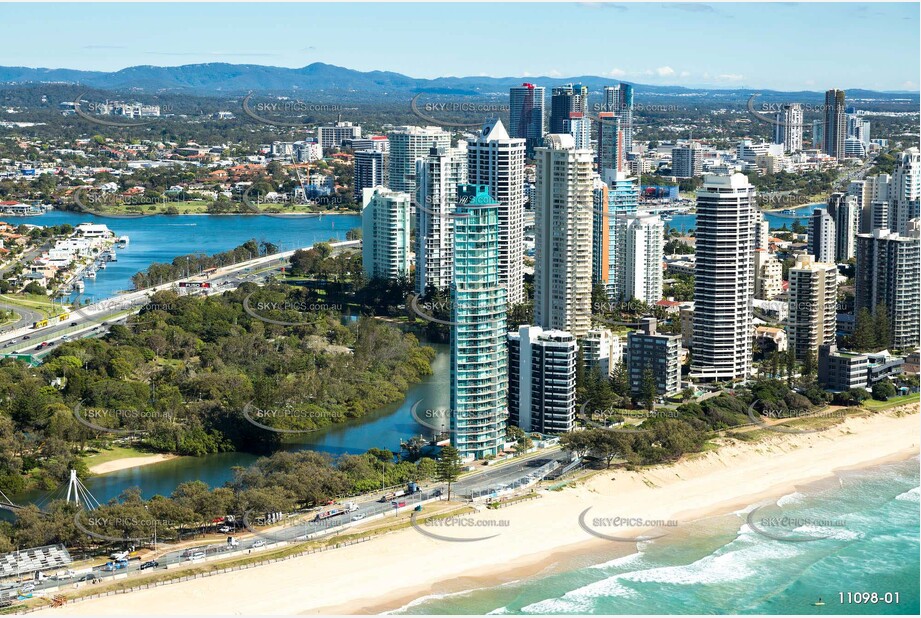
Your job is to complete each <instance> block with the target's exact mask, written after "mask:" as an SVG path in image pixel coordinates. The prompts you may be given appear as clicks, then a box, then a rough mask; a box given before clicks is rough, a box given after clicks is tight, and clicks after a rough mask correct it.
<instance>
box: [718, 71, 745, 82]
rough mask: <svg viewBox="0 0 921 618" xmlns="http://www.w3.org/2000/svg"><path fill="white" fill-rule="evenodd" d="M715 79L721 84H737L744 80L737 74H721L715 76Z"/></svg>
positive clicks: (743, 77)
mask: <svg viewBox="0 0 921 618" xmlns="http://www.w3.org/2000/svg"><path fill="white" fill-rule="evenodd" d="M716 79H718V80H719V81H721V82H738V81H741V80H743V79H745V76H744V75H739V74H738V73H721V74H720V75H717V76H716Z"/></svg>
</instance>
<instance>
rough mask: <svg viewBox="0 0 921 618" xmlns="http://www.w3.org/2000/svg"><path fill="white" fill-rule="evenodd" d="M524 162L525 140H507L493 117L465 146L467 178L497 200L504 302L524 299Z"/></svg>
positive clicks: (506, 135) (515, 303)
mask: <svg viewBox="0 0 921 618" xmlns="http://www.w3.org/2000/svg"><path fill="white" fill-rule="evenodd" d="M524 159H525V140H524V139H523V138H518V137H509V135H508V133H507V132H506V130H505V127H504V126H503V124H502V122H501V121H500V120H499V119H497V118H495V119H491V120H487V121H486V122H485V123H483V130H482V131H481V132H480V135H479V137H477V138H476V139H475V140H473V141H471V142H470V143H468V144H467V178H468V182H470V184H474V185H486V186H488V187H489V194H490V195H491V196H492V197H493V198H494V199H496V200H498V201H499V280H500V282H501V285H503V286H504V287H505V289H506V290H507V291H508V296H507V299H508V303H509V306H510V307H511V306H512V305H517V304H519V303H523V302H524V301H525V297H524V263H523V260H524V201H525V196H524V184H525V178H524Z"/></svg>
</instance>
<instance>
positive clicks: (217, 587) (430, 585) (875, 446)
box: [43, 406, 919, 615]
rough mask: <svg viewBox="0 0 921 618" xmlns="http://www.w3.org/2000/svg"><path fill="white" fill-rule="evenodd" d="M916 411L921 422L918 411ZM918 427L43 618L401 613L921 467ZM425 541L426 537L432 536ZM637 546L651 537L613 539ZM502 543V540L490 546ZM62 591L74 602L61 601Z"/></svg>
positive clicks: (676, 475) (865, 426)
mask: <svg viewBox="0 0 921 618" xmlns="http://www.w3.org/2000/svg"><path fill="white" fill-rule="evenodd" d="M907 409H908V410H910V411H912V412H916V411H917V406H909V407H907ZM918 430H919V416H918V414H916V413H912V414H907V415H902V416H898V415H896V414H894V413H892V412H889V413H885V414H876V415H872V416H868V417H862V418H849V419H847V420H846V421H844V422H843V423H841V424H839V425H838V426H836V427H834V428H832V429H829V430H828V431H824V432H819V433H810V434H797V435H792V434H782V433H775V434H771V435H770V436H769V437H768V438H766V439H764V440H761V441H759V442H755V443H745V442H741V441H733V442H732V443H731V444H728V445H725V446H722V447H721V448H720V449H719V450H718V451H709V452H706V453H702V454H698V455H694V456H690V457H687V458H685V459H684V460H682V461H681V462H679V463H678V464H676V465H672V466H661V467H657V468H653V469H649V470H643V471H642V472H626V471H619V470H611V471H608V472H602V473H600V474H597V475H595V476H594V477H592V478H590V479H589V480H587V481H585V482H584V483H580V484H577V485H576V486H575V487H572V488H569V487H568V488H565V489H563V490H562V491H543V492H541V494H540V498H539V499H535V500H529V501H525V502H522V503H521V504H516V505H514V506H510V507H508V508H504V509H500V510H484V511H482V512H480V513H477V514H475V515H471V516H470V517H472V518H473V519H474V520H477V521H483V520H489V519H492V520H504V521H505V523H506V524H507V525H506V526H504V527H501V528H480V529H464V530H461V529H451V528H433V529H431V530H432V531H433V532H435V533H436V534H440V535H446V536H447V535H451V536H454V537H470V536H477V537H482V536H492V538H489V539H486V540H481V541H478V542H446V541H444V540H438V539H435V538H430V537H429V536H426V535H424V534H422V533H420V532H419V531H417V530H413V529H409V530H401V531H398V532H394V533H390V534H387V535H383V536H381V537H379V538H375V539H373V540H371V541H368V542H366V543H359V544H357V545H352V546H349V547H345V548H341V549H337V550H334V551H328V552H323V553H319V554H314V555H309V556H303V557H300V558H295V559H292V560H286V561H282V562H278V563H276V564H272V565H268V566H263V567H258V568H252V569H246V570H242V571H237V572H234V573H227V574H222V575H218V576H213V577H207V578H202V579H199V580H195V581H188V582H183V583H179V584H173V585H169V586H162V587H158V588H155V589H150V590H143V591H138V592H133V593H131V594H130V595H128V596H123V595H117V596H110V597H106V598H102V599H94V600H91V601H86V602H80V603H75V604H72V605H67V606H66V607H63V608H61V609H48V610H43V612H44V613H59V614H63V613H66V614H73V615H123V614H124V613H125V611H126V609H127V608H131V613H132V614H138V615H148V614H163V615H192V614H200V615H215V614H244V615H246V614H249V615H254V614H366V613H380V612H383V611H386V610H390V609H396V608H399V607H401V606H403V605H405V604H406V603H408V602H411V601H413V600H415V599H417V598H420V597H423V596H426V595H429V594H443V593H446V592H454V591H459V590H465V589H472V588H477V587H481V586H484V585H495V584H497V583H499V582H506V581H512V580H515V579H520V578H522V577H527V576H529V575H534V574H537V573H540V572H542V571H545V570H546V569H548V568H549V567H551V566H552V565H558V564H560V563H561V562H565V559H566V557H567V556H568V557H570V558H573V557H577V556H579V555H580V554H585V553H586V552H592V553H597V552H598V551H609V552H610V553H611V554H612V555H613V554H616V553H619V554H624V553H628V552H631V551H633V548H634V544H633V543H626V542H614V541H607V540H602V539H599V538H596V537H594V536H592V535H590V534H589V533H587V532H586V531H585V530H584V529H583V528H582V527H581V526H580V524H579V518H580V514H581V513H582V512H583V511H585V509H587V508H592V512H591V515H590V516H589V517H588V521H591V519H592V518H593V517H595V516H609V517H610V516H623V517H638V518H643V519H646V520H650V519H676V520H678V522H679V525H680V524H681V523H682V522H690V521H693V520H695V519H699V518H701V517H705V516H710V515H717V514H721V513H730V512H733V511H736V510H738V509H740V508H743V507H745V506H747V505H750V504H752V503H755V502H758V501H761V500H764V499H768V498H776V497H779V496H781V495H783V494H785V493H789V492H790V491H792V490H793V489H794V488H795V487H796V486H797V485H803V484H806V483H809V482H812V481H816V480H819V479H822V478H827V477H830V476H832V475H833V474H834V472H835V471H836V470H843V469H848V468H859V467H865V466H870V465H875V464H880V463H884V462H887V461H895V460H900V459H906V458H909V457H912V456H916V455H918V453H919V438H918V436H919V431H918ZM426 529H427V530H428V528H426ZM605 532H606V533H608V534H612V535H617V536H623V537H626V536H636V535H638V534H640V533H641V532H642V531H641V530H639V529H631V528H627V527H624V528H618V529H616V531H615V530H611V531H607V530H606V531H605ZM493 535H495V536H493ZM62 592H65V591H63V590H62Z"/></svg>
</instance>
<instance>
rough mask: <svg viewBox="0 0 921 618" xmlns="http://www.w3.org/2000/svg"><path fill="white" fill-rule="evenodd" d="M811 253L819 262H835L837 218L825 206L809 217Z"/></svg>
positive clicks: (814, 211)
mask: <svg viewBox="0 0 921 618" xmlns="http://www.w3.org/2000/svg"><path fill="white" fill-rule="evenodd" d="M809 253H810V254H812V255H813V256H815V259H816V261H817V262H825V263H832V264H834V263H835V220H834V219H833V218H832V216H831V215H830V214H828V211H827V210H825V209H824V208H816V209H815V210H813V211H812V216H811V217H809Z"/></svg>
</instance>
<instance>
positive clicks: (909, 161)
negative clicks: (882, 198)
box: [889, 148, 921, 236]
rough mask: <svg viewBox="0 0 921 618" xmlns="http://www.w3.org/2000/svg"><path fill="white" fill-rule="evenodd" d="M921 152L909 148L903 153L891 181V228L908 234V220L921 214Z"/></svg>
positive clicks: (902, 233)
mask: <svg viewBox="0 0 921 618" xmlns="http://www.w3.org/2000/svg"><path fill="white" fill-rule="evenodd" d="M919 200H921V153H919V151H918V149H917V148H909V149H908V150H906V151H905V152H903V153H901V154H900V155H899V157H898V159H897V160H896V164H895V169H894V170H893V171H892V181H891V182H890V183H889V228H890V229H891V230H892V231H894V232H897V233H899V234H901V235H903V236H904V235H906V234H908V222H909V221H910V220H912V219H916V218H918V217H919V216H921V212H919Z"/></svg>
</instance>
